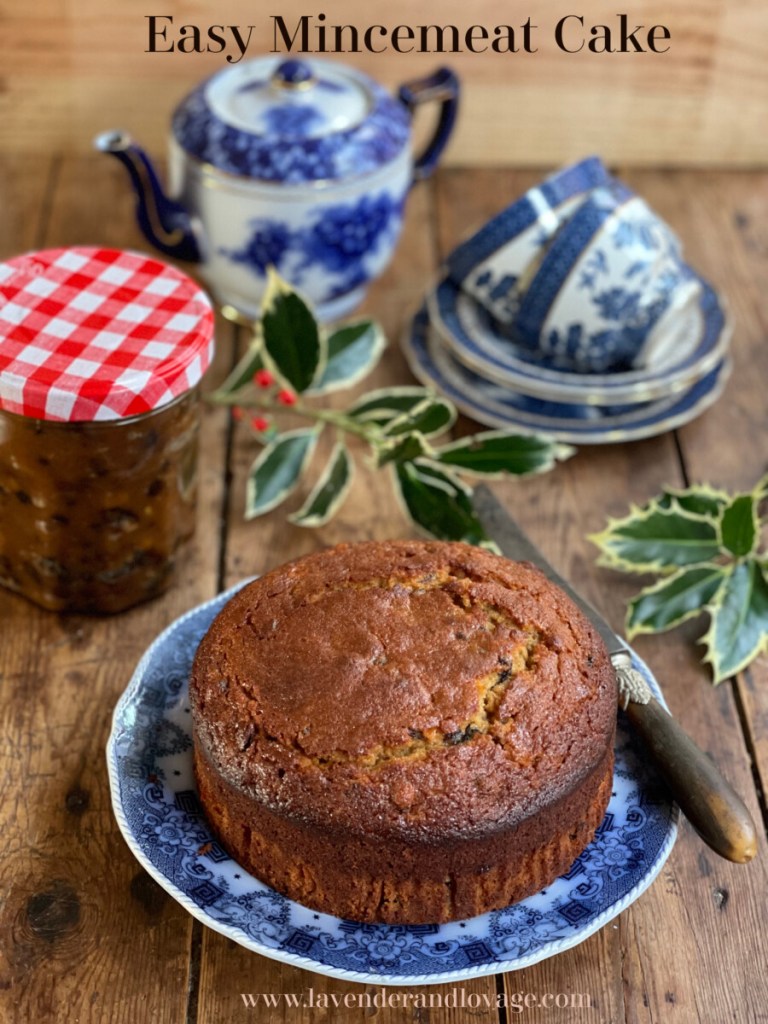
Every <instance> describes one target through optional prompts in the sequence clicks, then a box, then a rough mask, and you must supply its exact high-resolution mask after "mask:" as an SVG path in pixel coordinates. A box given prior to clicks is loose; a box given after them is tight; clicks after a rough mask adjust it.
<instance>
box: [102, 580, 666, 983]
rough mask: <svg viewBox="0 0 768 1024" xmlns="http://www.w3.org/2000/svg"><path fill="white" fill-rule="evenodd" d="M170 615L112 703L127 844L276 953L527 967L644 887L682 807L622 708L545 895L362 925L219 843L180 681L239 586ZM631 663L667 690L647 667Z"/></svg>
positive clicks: (456, 971)
mask: <svg viewBox="0 0 768 1024" xmlns="http://www.w3.org/2000/svg"><path fill="white" fill-rule="evenodd" d="M237 589H238V588H237V587H235V588H233V590H230V591H228V592H227V593H224V594H220V595H219V596H218V597H216V598H214V600H212V601H209V602H208V603H207V604H203V605H200V606H199V607H198V608H195V609H193V610H192V611H191V612H189V613H188V614H186V615H184V616H183V617H182V618H180V619H178V620H177V621H176V622H174V623H173V624H172V625H171V626H170V627H169V628H168V629H166V630H165V632H164V633H162V634H161V635H160V636H159V637H158V638H157V640H155V642H154V643H153V644H152V646H151V647H150V648H149V650H148V651H147V652H146V653H145V655H144V657H143V658H142V659H141V661H140V662H139V665H138V667H137V669H136V672H135V673H134V676H133V678H132V680H131V682H130V683H129V685H128V688H127V690H126V691H125V693H124V694H123V696H122V697H121V699H120V701H119V702H118V705H117V707H116V709H115V714H114V719H113V726H112V734H111V736H110V738H109V742H108V744H107V762H108V767H109V780H110V786H111V791H112V804H113V807H114V811H115V815H116V817H117V821H118V824H119V826H120V829H121V831H122V833H123V835H124V837H125V840H126V842H127V843H128V846H129V847H130V849H131V850H132V851H133V853H134V854H135V856H136V857H137V858H138V860H139V861H140V863H141V864H142V865H143V866H144V867H145V868H146V870H147V871H148V872H149V874H150V875H152V877H153V878H154V879H156V881H157V882H159V884H160V885H161V886H163V888H164V889H166V890H167V891H168V892H169V893H170V894H171V895H172V896H173V897H174V898H175V899H176V900H177V901H178V902H179V903H180V904H181V905H182V906H183V907H185V908H186V909H187V910H188V911H189V912H190V913H191V914H192V915H193V916H194V917H196V918H198V920H200V921H202V922H203V924H206V925H208V926H209V927H210V928H213V929H214V930H215V931H218V932H221V933H222V934H223V935H226V936H227V937H228V938H230V939H232V940H234V941H235V942H238V943H239V944H240V945H242V946H245V947H246V948H247V949H251V950H254V951H255V952H257V953H261V954H263V955H264V956H267V957H271V958H273V959H275V960H282V961H284V962H286V963H289V964H293V965H294V966H296V967H303V968H305V969H306V970H310V971H316V972H317V973H319V974H328V975H332V976H334V977H338V978H345V979H348V980H350V981H358V982H364V983H367V984H380V985H409V984H412V985H428V984H436V983H438V982H454V981H460V980H462V979H466V978H475V977H479V976H481V975H487V974H495V973H497V972H499V971H508V970H515V969H518V968H521V967H527V966H529V965H530V964H534V963H536V962H537V961H539V960H543V959H545V958H546V957H549V956H553V955H554V954H555V953H560V952H562V951H563V950H565V949H569V948H570V947H571V946H575V945H577V944H578V943H579V942H582V941H583V940H584V939H586V938H587V936H589V935H591V934H592V933H593V932H595V931H597V930H598V929H599V928H601V927H602V926H603V925H604V924H606V923H607V922H608V921H610V920H611V919H612V918H614V917H615V916H616V915H617V914H619V913H621V911H622V910H624V909H625V908H626V907H628V906H629V905H630V904H631V903H632V902H633V901H634V900H636V899H637V898H638V896H639V895H640V894H641V893H642V892H643V891H644V890H645V889H647V887H648V886H649V885H650V884H651V882H652V881H653V879H654V878H655V877H656V875H657V874H658V873H659V871H660V870H661V868H662V865H663V864H664V862H665V861H666V859H667V857H668V856H669V854H670V852H671V850H672V846H673V844H674V841H675V836H676V835H677V809H676V807H674V806H673V805H672V804H671V803H670V802H669V799H668V797H667V796H666V794H665V791H664V789H663V788H662V787H661V785H660V783H659V781H658V778H657V777H656V776H655V775H654V774H653V773H652V771H651V770H650V769H649V768H648V767H647V765H646V764H645V763H644V762H643V760H642V759H641V758H640V757H638V755H637V754H636V752H635V750H634V747H633V744H632V742H631V737H630V735H629V732H628V730H627V726H626V722H625V720H624V719H623V716H622V715H621V714H620V716H619V728H618V732H617V737H616V770H615V775H614V786H613V795H612V797H611V801H610V804H609V806H608V812H607V814H606V816H605V819H604V821H603V823H602V825H601V826H600V828H599V829H598V833H597V835H596V837H595V839H594V841H593V842H592V843H591V844H590V845H589V846H588V847H587V849H586V850H585V851H584V852H583V853H582V855H581V856H580V857H579V858H578V860H577V861H576V862H575V863H574V865H573V867H572V868H571V870H570V871H569V872H568V873H567V874H566V875H564V876H562V877H561V878H558V879H557V881H555V882H554V883H553V884H552V885H550V886H549V887H548V888H547V889H545V890H543V891H542V892H540V893H538V894H537V895H536V896H531V897H530V898H529V899H527V900H523V901H522V902H521V903H518V904H516V905H515V906H512V907H508V908H507V909H505V910H498V911H494V912H493V913H490V914H484V915H483V916H482V917H475V918H471V919H469V920H466V921H456V922H454V923H452V924H444V925H416V926H392V925H361V924H357V923H355V922H353V921H344V920H341V919H339V918H336V917H332V916H330V915H329V914H320V913H316V912H314V911H312V910H309V909H307V908H306V907H303V906H300V905H299V904H298V903H294V902H292V901H291V900H289V899H286V898H285V897H284V896H280V895H279V894H278V893H276V892H274V891H273V890H272V889H270V888H268V887H267V886H266V885H264V884H263V883H262V882H259V881H258V880H257V879H255V878H254V877H253V876H252V875H249V874H248V873H247V872H246V871H245V870H244V869H243V868H241V867H240V866H239V865H238V864H236V863H235V862H234V861H233V860H232V859H231V858H230V857H229V856H228V855H227V854H226V852H225V851H224V850H223V849H222V848H221V847H220V846H219V844H218V843H217V842H216V840H215V839H214V837H213V835H212V833H211V830H210V828H209V826H208V823H207V822H206V820H205V817H204V815H203V812H202V809H201V807H200V803H199V802H198V798H197V792H196V790H195V782H194V777H193V772H192V735H191V734H192V729H191V721H190V718H191V716H190V710H189V700H188V687H187V681H188V678H189V672H190V668H191V665H192V659H193V657H194V653H195V650H196V649H197V645H198V643H199V642H200V640H201V638H202V636H203V634H204V633H205V631H206V630H207V628H208V626H209V625H210V623H211V621H212V620H213V618H214V616H215V615H216V614H217V613H218V612H219V611H220V609H221V608H222V606H223V605H224V604H225V603H226V601H227V600H228V599H229V598H230V597H231V596H232V594H233V593H234V591H235V590H237ZM633 658H634V662H635V666H636V668H638V669H639V670H640V671H641V672H642V673H643V675H644V676H645V677H646V679H647V680H648V683H649V685H650V686H651V688H652V689H653V691H654V694H655V695H656V696H657V697H658V698H659V699H662V698H661V693H660V691H659V688H658V685H657V684H656V682H655V680H654V679H653V677H652V676H651V673H650V671H649V670H648V668H647V667H646V666H645V665H644V664H643V663H642V662H641V661H640V660H639V659H638V658H637V657H636V656H634V655H633Z"/></svg>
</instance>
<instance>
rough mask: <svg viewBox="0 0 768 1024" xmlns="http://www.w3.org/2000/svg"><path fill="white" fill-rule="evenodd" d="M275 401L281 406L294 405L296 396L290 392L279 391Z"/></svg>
mask: <svg viewBox="0 0 768 1024" xmlns="http://www.w3.org/2000/svg"><path fill="white" fill-rule="evenodd" d="M277 400H278V402H280V404H281V405H296V395H294V393H293V392H292V391H288V390H285V391H280V392H279V393H278V396H277Z"/></svg>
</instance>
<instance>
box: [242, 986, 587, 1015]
mask: <svg viewBox="0 0 768 1024" xmlns="http://www.w3.org/2000/svg"><path fill="white" fill-rule="evenodd" d="M240 998H241V999H242V1000H243V1004H244V1005H245V1007H246V1008H247V1009H249V1010H257V1009H259V1008H263V1009H267V1008H269V1009H276V1008H277V1007H279V1006H281V1005H282V1006H285V1007H286V1008H291V1009H307V1010H310V1009H317V1010H328V1009H339V1008H340V1007H344V1008H345V1009H359V1010H370V1009H382V1008H384V1007H387V1008H389V1009H414V1010H415V1009H429V1010H444V1009H458V1010H500V1009H504V1010H508V1011H509V1012H510V1013H516V1014H520V1013H524V1012H525V1011H526V1010H531V1009H534V1008H535V1009H543V1010H582V1009H588V1008H589V1007H590V1006H592V997H591V996H590V995H589V993H586V992H545V993H542V994H539V993H536V992H514V993H510V992H496V993H493V994H492V993H489V992H469V991H467V989H464V988H451V989H449V990H448V991H447V992H446V991H444V990H443V991H409V992H389V991H387V990H386V989H383V988H382V989H379V990H378V991H376V992H370V991H369V990H361V991H358V990H355V991H350V992H343V993H341V992H316V991H315V990H314V989H313V988H310V989H307V990H306V991H304V992H255V993H254V992H244V993H241V995H240Z"/></svg>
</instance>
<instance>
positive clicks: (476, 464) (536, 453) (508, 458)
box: [435, 430, 574, 477]
mask: <svg viewBox="0 0 768 1024" xmlns="http://www.w3.org/2000/svg"><path fill="white" fill-rule="evenodd" d="M573 452H574V449H573V448H570V447H569V446H568V445H564V444H554V443H553V442H552V441H549V440H547V439H546V438H543V437H537V436H535V435H518V434H507V433H505V432H504V431H503V430H489V431H486V432H485V433H482V434H475V435H473V436H472V437H464V438H462V439H461V440H460V441H454V442H453V443H452V444H447V445H444V446H442V447H441V448H439V449H438V451H437V455H436V456H435V458H436V460H437V461H438V462H440V463H442V464H443V465H448V466H455V467H456V469H460V470H463V471H464V472H467V473H472V474H474V475H476V476H487V477H498V476H501V475H502V474H504V473H513V474H516V475H523V474H527V473H543V472H545V471H546V470H548V469H552V467H553V466H554V464H555V462H556V461H558V460H562V459H567V458H570V456H571V455H573Z"/></svg>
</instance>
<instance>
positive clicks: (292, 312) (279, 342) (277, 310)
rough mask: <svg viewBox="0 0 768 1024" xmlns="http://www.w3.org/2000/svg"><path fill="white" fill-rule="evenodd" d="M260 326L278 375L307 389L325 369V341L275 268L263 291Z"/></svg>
mask: <svg viewBox="0 0 768 1024" xmlns="http://www.w3.org/2000/svg"><path fill="white" fill-rule="evenodd" d="M261 328H262V333H263V336H264V349H265V351H266V353H267V355H268V357H269V360H270V362H271V364H272V366H273V367H274V369H275V371H276V373H277V374H278V376H279V377H281V378H282V380H284V381H285V383H286V384H289V385H290V387H291V388H293V390H294V391H297V392H302V391H306V390H307V388H308V387H309V386H310V385H311V384H312V381H313V380H314V379H315V377H316V376H321V375H322V373H323V372H324V367H325V353H326V342H325V339H324V337H323V336H321V334H320V331H319V329H318V326H317V321H316V320H315V318H314V316H313V314H312V311H311V310H310V308H309V306H307V304H306V303H305V302H304V300H303V299H302V298H301V296H300V295H299V294H298V293H297V292H295V291H293V289H292V288H291V287H290V285H288V284H286V282H285V281H283V280H282V278H280V277H279V276H278V275H277V274H276V273H275V271H274V270H270V272H269V278H268V282H267V290H266V292H265V294H264V302H263V305H262V311H261Z"/></svg>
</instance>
